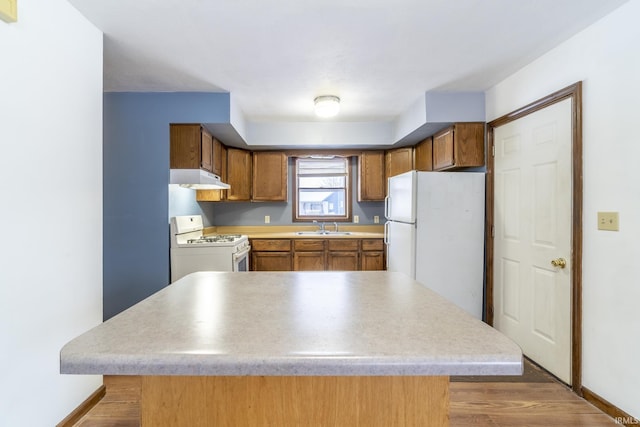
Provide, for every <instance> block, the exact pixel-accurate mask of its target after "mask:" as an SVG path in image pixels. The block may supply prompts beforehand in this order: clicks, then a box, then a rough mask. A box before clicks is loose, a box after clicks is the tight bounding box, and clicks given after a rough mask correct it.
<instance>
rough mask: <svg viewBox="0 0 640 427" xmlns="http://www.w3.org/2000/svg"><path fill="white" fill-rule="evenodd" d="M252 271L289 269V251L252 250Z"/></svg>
mask: <svg viewBox="0 0 640 427" xmlns="http://www.w3.org/2000/svg"><path fill="white" fill-rule="evenodd" d="M251 270H252V271H291V252H252V254H251Z"/></svg>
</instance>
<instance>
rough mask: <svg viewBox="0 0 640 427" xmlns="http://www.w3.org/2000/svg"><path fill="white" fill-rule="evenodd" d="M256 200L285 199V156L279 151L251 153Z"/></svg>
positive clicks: (254, 198) (254, 197) (254, 196)
mask: <svg viewBox="0 0 640 427" xmlns="http://www.w3.org/2000/svg"><path fill="white" fill-rule="evenodd" d="M252 200H256V201H283V202H286V201H287V156H286V154H284V153H283V152H280V151H255V152H254V153H253V195H252Z"/></svg>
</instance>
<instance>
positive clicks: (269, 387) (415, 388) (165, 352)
mask: <svg viewBox="0 0 640 427" xmlns="http://www.w3.org/2000/svg"><path fill="white" fill-rule="evenodd" d="M60 358H61V372H62V373H64V374H104V375H109V376H113V377H109V378H110V379H113V378H116V379H117V378H120V377H123V378H124V377H126V378H127V379H131V378H139V379H140V384H141V425H142V426H162V425H173V426H175V425H185V426H187V425H188V426H198V425H203V426H204V425H223V426H227V425H228V426H242V425H274V426H275V425H277V426H298V425H305V426H315V425H322V426H324V425H335V426H357V425H361V426H365V425H366V426H377V425H379V426H392V425H402V426H411V425H415V426H427V425H428V426H447V425H448V402H449V398H448V389H449V384H448V382H449V376H450V375H518V374H520V373H521V372H522V353H521V351H520V349H519V347H518V346H517V345H515V344H514V343H513V342H512V341H510V340H509V339H508V338H506V337H505V336H503V335H502V334H500V333H499V332H497V331H496V330H494V329H492V328H491V327H489V326H487V325H485V324H484V323H482V322H480V321H478V320H476V319H474V318H472V317H471V316H469V315H468V314H466V313H465V312H464V311H463V310H461V309H459V308H457V307H456V306H455V305H453V304H451V303H449V302H448V301H446V300H444V299H443V298H441V297H440V296H438V295H437V294H435V293H433V292H432V291H430V290H429V289H427V288H426V287H425V286H423V285H421V284H419V283H418V282H415V281H414V280H413V279H411V278H409V277H407V276H405V275H403V274H400V273H389V272H249V273H222V272H200V273H194V274H191V275H188V276H186V277H184V278H182V279H180V280H179V281H177V282H175V283H174V284H172V285H170V286H168V287H166V288H164V289H163V290H161V291H159V292H158V293H156V294H154V295H152V296H150V297H149V298H147V299H146V300H144V301H142V302H140V303H139V304H137V305H135V306H133V307H131V308H130V309H128V310H126V311H124V312H123V313H121V314H119V315H118V316H115V317H114V318H112V319H110V320H108V321H106V322H104V323H103V324H101V325H99V326H97V327H96V328H94V329H92V330H90V331H89V332H87V333H85V334H83V335H81V336H79V337H78V338H76V339H74V340H72V341H71V342H69V343H68V344H67V345H66V346H65V347H64V348H63V349H62V351H61V355H60ZM105 382H107V381H106V380H105Z"/></svg>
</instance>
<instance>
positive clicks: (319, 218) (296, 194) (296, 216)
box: [291, 155, 353, 223]
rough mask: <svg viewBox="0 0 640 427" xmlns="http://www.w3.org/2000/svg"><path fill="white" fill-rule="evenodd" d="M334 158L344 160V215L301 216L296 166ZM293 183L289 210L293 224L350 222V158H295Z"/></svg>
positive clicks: (324, 156)
mask: <svg viewBox="0 0 640 427" xmlns="http://www.w3.org/2000/svg"><path fill="white" fill-rule="evenodd" d="M336 158H341V159H344V161H345V163H346V168H345V170H346V174H345V187H344V191H345V196H344V197H345V214H344V215H339V216H326V215H314V216H311V215H304V216H301V215H300V214H299V212H298V208H299V205H298V199H299V195H300V192H299V190H300V189H299V187H298V164H299V161H300V160H305V159H306V160H311V159H312V160H335V159H336ZM293 172H294V173H293V174H292V175H293V180H292V181H293V182H292V188H293V207H292V209H291V215H292V221H293V222H312V221H318V222H329V223H332V222H351V219H352V215H353V213H352V206H351V198H352V197H351V194H352V191H353V188H352V187H353V183H352V179H351V158H350V157H347V156H338V155H331V156H327V155H323V156H314V155H310V156H300V157H295V158H294V161H293Z"/></svg>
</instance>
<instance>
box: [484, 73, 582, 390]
mask: <svg viewBox="0 0 640 427" xmlns="http://www.w3.org/2000/svg"><path fill="white" fill-rule="evenodd" d="M565 99H571V128H572V148H571V150H572V153H571V155H572V159H573V160H572V181H573V182H572V187H573V195H572V213H571V215H572V224H573V228H572V230H571V381H572V384H571V387H572V389H573V391H574V392H576V393H577V394H578V395H581V394H582V82H577V83H575V84H573V85H571V86H568V87H566V88H564V89H561V90H559V91H557V92H554V93H552V94H551V95H548V96H545V97H544V98H541V99H539V100H537V101H534V102H532V103H531V104H528V105H526V106H524V107H522V108H519V109H517V110H515V111H512V112H511V113H509V114H506V115H504V116H502V117H499V118H497V119H495V120H493V121H491V122H489V123H487V148H488V150H487V153H488V155H487V195H486V211H487V212H486V228H485V229H486V237H485V244H486V250H487V256H486V258H487V260H486V265H487V268H486V278H485V279H486V280H485V283H486V289H485V296H486V304H485V321H486V322H487V323H488V324H489V325H493V249H494V247H493V227H494V206H493V204H494V158H493V155H492V153H493V152H494V139H493V138H494V129H495V128H497V127H500V126H502V125H505V124H507V123H509V122H512V121H515V120H517V119H519V118H521V117H524V116H526V115H528V114H531V113H534V112H536V111H539V110H541V109H543V108H545V107H548V106H549V105H552V104H555V103H557V102H560V101H563V100H565Z"/></svg>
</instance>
